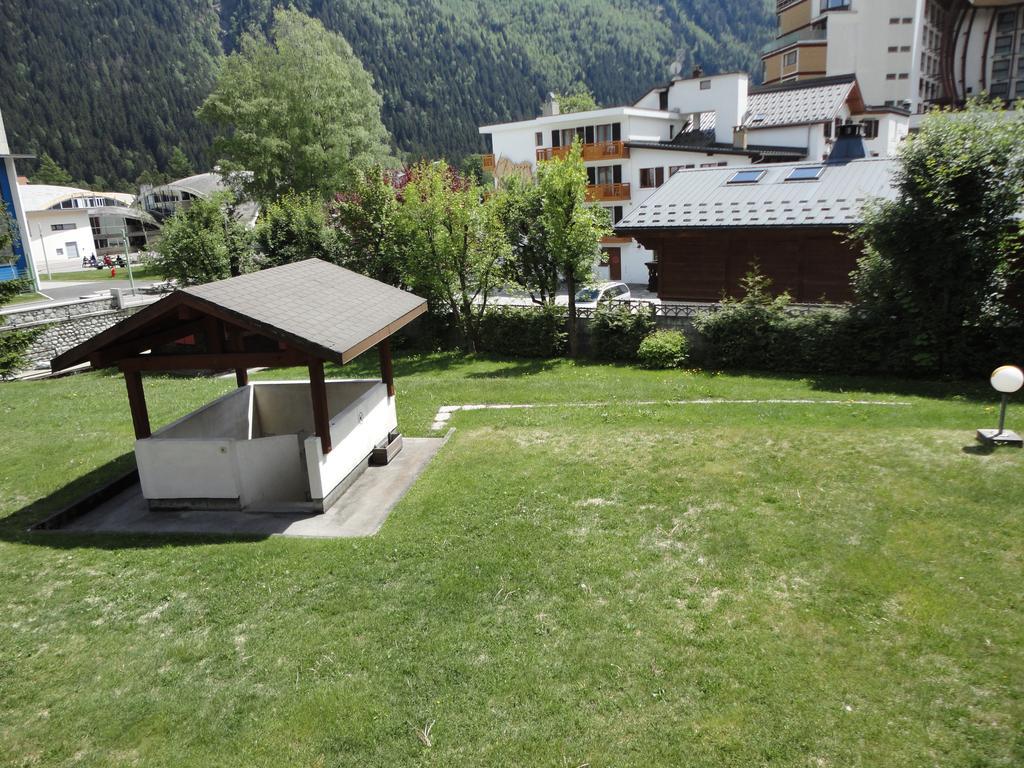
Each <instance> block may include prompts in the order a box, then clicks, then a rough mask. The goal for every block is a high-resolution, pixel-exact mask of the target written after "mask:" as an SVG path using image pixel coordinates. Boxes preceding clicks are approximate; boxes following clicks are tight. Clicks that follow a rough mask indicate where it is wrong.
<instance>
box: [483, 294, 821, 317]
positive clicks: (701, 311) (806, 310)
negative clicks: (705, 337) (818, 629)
mask: <svg viewBox="0 0 1024 768" xmlns="http://www.w3.org/2000/svg"><path fill="white" fill-rule="evenodd" d="M610 304H611V306H613V307H622V308H625V309H628V310H629V311H630V313H632V314H634V315H635V314H638V313H640V312H649V313H650V314H651V315H652V316H653V317H671V318H678V319H684V320H685V319H689V318H694V317H697V316H699V315H708V314H712V313H714V312H719V311H721V309H722V305H721V304H718V303H715V304H703V303H696V302H694V303H687V302H671V303H667V304H666V303H660V304H659V303H654V302H652V301H644V300H642V299H636V300H628V301H612V302H611V303H610ZM602 306H604V305H602ZM839 308H840V305H838V304H790V305H789V306H788V307H786V314H788V315H792V316H794V317H798V316H801V315H811V314H814V313H815V312H822V311H824V310H829V309H839ZM488 309H494V310H497V311H507V310H516V309H535V310H539V309H541V305H539V304H534V303H530V304H526V303H524V304H492V305H491V306H490V307H488ZM597 309H598V307H595V306H592V305H591V306H586V307H580V306H577V307H576V317H578V318H581V319H583V320H589V319H591V318H593V317H594V313H595V312H596V311H597Z"/></svg>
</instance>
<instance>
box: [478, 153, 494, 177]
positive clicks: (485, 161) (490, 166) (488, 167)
mask: <svg viewBox="0 0 1024 768" xmlns="http://www.w3.org/2000/svg"><path fill="white" fill-rule="evenodd" d="M480 164H481V165H482V166H483V168H484V170H485V171H488V172H490V173H494V169H495V167H496V166H495V163H494V155H484V156H483V157H482V158H481V159H480Z"/></svg>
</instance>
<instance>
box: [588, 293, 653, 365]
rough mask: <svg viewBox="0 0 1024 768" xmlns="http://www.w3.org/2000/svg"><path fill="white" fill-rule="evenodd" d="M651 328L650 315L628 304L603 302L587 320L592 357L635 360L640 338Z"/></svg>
mask: <svg viewBox="0 0 1024 768" xmlns="http://www.w3.org/2000/svg"><path fill="white" fill-rule="evenodd" d="M653 331H654V315H653V314H652V313H651V312H648V311H646V310H638V311H632V310H631V309H630V308H629V307H628V306H616V305H615V304H603V305H601V306H599V307H598V308H597V310H596V311H595V312H594V319H593V321H591V324H590V334H591V345H592V349H593V353H594V356H595V357H599V358H602V359H605V360H636V355H637V350H638V349H639V348H640V342H642V341H643V340H644V339H645V338H647V337H648V336H650V335H651V333H652V332H653Z"/></svg>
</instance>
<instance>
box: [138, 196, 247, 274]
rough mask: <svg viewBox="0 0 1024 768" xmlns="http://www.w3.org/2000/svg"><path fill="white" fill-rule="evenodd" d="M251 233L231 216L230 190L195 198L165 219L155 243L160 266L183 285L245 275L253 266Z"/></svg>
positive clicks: (157, 261)
mask: <svg viewBox="0 0 1024 768" xmlns="http://www.w3.org/2000/svg"><path fill="white" fill-rule="evenodd" d="M251 249H252V245H251V236H250V233H249V232H248V231H247V230H246V229H245V227H244V226H243V225H242V224H241V223H240V222H238V221H237V220H235V218H234V216H233V215H232V199H231V196H230V195H229V194H228V193H224V194H221V195H215V196H214V197H212V198H211V199H209V200H201V199H199V200H193V201H192V203H191V204H190V205H189V207H188V208H183V209H180V210H178V211H177V212H176V213H175V214H174V215H173V216H171V217H170V218H169V219H168V220H167V221H165V222H164V225H163V229H162V230H161V233H160V241H159V243H158V244H157V246H156V251H157V259H156V263H157V266H158V268H159V269H160V270H161V271H162V272H163V274H165V275H167V276H168V277H173V278H174V279H175V280H177V281H178V283H179V284H181V285H199V284H201V283H209V282H212V281H214V280H221V279H223V278H226V277H232V276H234V275H239V274H242V273H243V272H246V271H248V269H249V267H250V265H251Z"/></svg>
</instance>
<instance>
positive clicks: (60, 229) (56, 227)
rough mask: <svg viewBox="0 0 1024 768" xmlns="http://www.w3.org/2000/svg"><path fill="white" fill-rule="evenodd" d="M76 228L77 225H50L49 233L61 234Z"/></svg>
mask: <svg viewBox="0 0 1024 768" xmlns="http://www.w3.org/2000/svg"><path fill="white" fill-rule="evenodd" d="M77 228H78V225H77V224H51V225H50V231H51V232H63V231H64V230H65V229H77Z"/></svg>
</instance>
